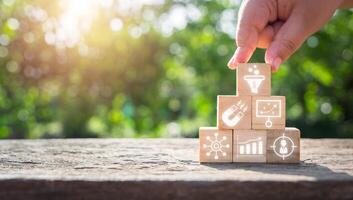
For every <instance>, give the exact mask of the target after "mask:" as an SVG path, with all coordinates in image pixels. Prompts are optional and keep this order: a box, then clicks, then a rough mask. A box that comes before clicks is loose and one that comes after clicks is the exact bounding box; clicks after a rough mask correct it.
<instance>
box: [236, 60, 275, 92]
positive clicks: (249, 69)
mask: <svg viewBox="0 0 353 200" xmlns="http://www.w3.org/2000/svg"><path fill="white" fill-rule="evenodd" d="M236 76H237V95H239V96H270V95H271V66H270V65H268V64H265V63H247V64H239V65H238V67H237V73H236ZM247 79H248V80H247ZM255 79H261V81H260V82H259V84H258V87H257V86H256V83H255V82H254V81H255ZM251 87H253V88H257V91H254V90H251Z"/></svg>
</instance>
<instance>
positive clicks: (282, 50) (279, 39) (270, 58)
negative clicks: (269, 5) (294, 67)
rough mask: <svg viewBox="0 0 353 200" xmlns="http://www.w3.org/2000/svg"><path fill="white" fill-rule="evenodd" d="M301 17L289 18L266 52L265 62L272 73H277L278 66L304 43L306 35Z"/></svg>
mask: <svg viewBox="0 0 353 200" xmlns="http://www.w3.org/2000/svg"><path fill="white" fill-rule="evenodd" d="M306 32H307V31H306V30H305V27H304V21H303V20H302V18H301V17H298V16H295V17H293V16H291V17H290V18H289V19H288V20H287V21H286V22H285V23H284V24H283V26H282V27H281V28H280V29H279V30H278V32H277V34H276V35H275V37H274V40H273V41H272V42H271V44H270V45H269V47H268V48H267V50H266V54H265V61H266V63H268V64H270V65H271V67H272V71H277V70H278V69H279V66H280V64H281V63H282V62H283V61H285V60H286V59H287V58H288V57H289V56H290V55H292V54H293V53H294V52H295V51H296V50H297V49H298V48H299V47H300V46H301V45H302V43H303V42H304V41H305V39H306V38H307V36H308V34H307V33H306Z"/></svg>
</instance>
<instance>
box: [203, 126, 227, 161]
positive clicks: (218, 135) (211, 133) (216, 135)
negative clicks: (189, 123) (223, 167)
mask: <svg viewBox="0 0 353 200" xmlns="http://www.w3.org/2000/svg"><path fill="white" fill-rule="evenodd" d="M199 140H200V162H201V163H204V162H229V163H230V162H232V156H233V154H232V153H233V145H232V143H233V131H232V130H219V129H218V128H216V127H200V129H199Z"/></svg>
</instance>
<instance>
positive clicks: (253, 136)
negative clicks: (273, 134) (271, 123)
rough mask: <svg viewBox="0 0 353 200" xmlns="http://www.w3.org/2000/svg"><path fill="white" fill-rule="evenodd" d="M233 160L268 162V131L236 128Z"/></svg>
mask: <svg viewBox="0 0 353 200" xmlns="http://www.w3.org/2000/svg"><path fill="white" fill-rule="evenodd" d="M233 138H234V143H233V162H249V163H254V162H257V163H259V162H261V163H265V162H266V142H267V140H266V131H265V130H261V131H260V130H235V131H234V135H233Z"/></svg>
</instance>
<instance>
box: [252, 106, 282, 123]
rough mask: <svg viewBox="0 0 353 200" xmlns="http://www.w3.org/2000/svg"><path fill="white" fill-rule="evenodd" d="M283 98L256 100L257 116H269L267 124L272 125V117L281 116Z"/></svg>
mask: <svg viewBox="0 0 353 200" xmlns="http://www.w3.org/2000/svg"><path fill="white" fill-rule="evenodd" d="M281 106H282V103H281V100H256V117H264V118H267V120H266V122H265V126H266V127H267V128H271V127H272V121H271V119H272V118H280V117H281V110H282V109H281Z"/></svg>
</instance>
